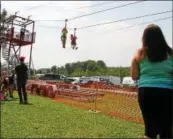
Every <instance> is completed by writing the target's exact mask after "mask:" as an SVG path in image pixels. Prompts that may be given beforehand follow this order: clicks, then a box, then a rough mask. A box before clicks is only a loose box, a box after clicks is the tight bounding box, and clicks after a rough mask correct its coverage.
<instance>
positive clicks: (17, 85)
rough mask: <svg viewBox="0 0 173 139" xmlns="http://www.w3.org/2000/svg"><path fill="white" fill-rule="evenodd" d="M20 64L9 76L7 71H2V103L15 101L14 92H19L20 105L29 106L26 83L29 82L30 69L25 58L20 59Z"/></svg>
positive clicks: (0, 86)
mask: <svg viewBox="0 0 173 139" xmlns="http://www.w3.org/2000/svg"><path fill="white" fill-rule="evenodd" d="M19 60H20V64H19V65H17V66H16V67H15V69H14V70H12V71H11V74H10V75H9V76H7V72H6V71H2V73H1V80H0V89H1V101H5V100H11V99H15V98H14V96H13V92H14V90H17V91H18V95H19V103H20V104H28V97H27V92H26V83H27V80H28V67H27V65H26V64H25V63H24V60H25V57H23V56H22V57H20V58H19Z"/></svg>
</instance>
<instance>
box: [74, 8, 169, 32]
mask: <svg viewBox="0 0 173 139" xmlns="http://www.w3.org/2000/svg"><path fill="white" fill-rule="evenodd" d="M171 11H172V10H169V11H164V12H159V13H153V14H146V15H142V16H137V17H131V18H124V19H120V20H115V21H111V22H105V23H99V24H94V25H89V26H84V27H80V28H77V29H78V30H79V29H86V28H90V27H95V26H101V25H106V24H112V23H117V22H122V21H128V20H134V19H139V18H143V17H149V16H154V15H160V14H164V13H169V12H171Z"/></svg>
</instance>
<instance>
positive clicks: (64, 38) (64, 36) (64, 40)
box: [61, 19, 68, 48]
mask: <svg viewBox="0 0 173 139" xmlns="http://www.w3.org/2000/svg"><path fill="white" fill-rule="evenodd" d="M66 22H67V19H66V20H65V27H64V28H63V29H62V31H61V41H62V47H63V48H65V46H66V41H67V33H68V30H67V28H66V26H67V24H66Z"/></svg>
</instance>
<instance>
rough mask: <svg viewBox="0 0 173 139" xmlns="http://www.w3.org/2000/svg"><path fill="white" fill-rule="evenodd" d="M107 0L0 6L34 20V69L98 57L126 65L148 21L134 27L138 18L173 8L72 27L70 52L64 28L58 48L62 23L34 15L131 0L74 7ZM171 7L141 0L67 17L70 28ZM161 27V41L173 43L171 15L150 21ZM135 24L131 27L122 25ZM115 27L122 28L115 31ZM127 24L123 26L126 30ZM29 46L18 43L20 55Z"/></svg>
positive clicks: (63, 15)
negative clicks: (74, 39) (74, 38)
mask: <svg viewBox="0 0 173 139" xmlns="http://www.w3.org/2000/svg"><path fill="white" fill-rule="evenodd" d="M104 2H106V1H1V9H2V8H5V9H6V10H7V11H8V12H9V13H10V14H14V12H16V11H20V12H19V13H18V15H19V16H23V17H26V18H27V17H28V16H29V15H32V16H31V17H30V19H32V20H34V21H35V32H36V42H35V44H33V53H32V57H33V63H34V68H36V69H39V68H50V67H52V66H53V65H56V66H64V65H65V64H66V63H71V62H77V61H86V60H89V59H90V60H103V61H104V62H105V63H106V65H107V66H111V67H117V66H123V67H125V66H130V63H131V60H132V57H133V55H134V53H135V52H136V50H137V49H139V48H140V47H141V46H142V42H141V37H142V33H143V30H144V29H145V28H146V26H147V25H148V24H144V25H141V26H138V25H137V24H139V23H143V22H150V21H152V20H157V19H160V18H165V17H169V16H172V12H170V13H165V14H162V15H155V16H152V17H145V18H140V19H135V20H129V21H122V22H117V23H112V24H108V25H102V26H96V27H92V28H86V29H81V30H77V31H76V35H77V37H78V39H77V45H78V47H79V49H78V50H76V51H74V50H72V49H71V45H70V34H71V33H73V30H70V29H69V30H68V31H69V33H68V39H67V45H66V49H63V48H62V45H61V40H60V35H61V29H62V28H63V27H64V23H65V22H64V21H63V22H55V21H54V22H50V21H49V22H46V21H37V20H65V19H68V18H73V17H76V16H79V15H83V14H88V13H92V12H96V11H99V10H104V9H107V8H112V7H115V6H119V5H123V4H128V3H131V2H133V1H112V2H110V3H108V4H104V5H100V6H95V7H87V8H82V9H77V8H78V7H84V6H90V5H95V4H99V3H104ZM167 10H172V1H145V2H141V3H138V4H134V5H130V6H127V7H122V8H118V9H114V10H110V11H107V12H103V13H98V14H95V15H91V16H86V17H82V18H78V19H75V20H71V21H69V22H68V23H67V27H69V28H80V27H83V26H88V25H92V24H98V23H103V22H109V21H114V20H120V19H124V18H131V17H136V16H141V15H146V14H152V13H157V12H163V11H167ZM152 23H154V24H157V25H159V26H160V27H161V29H162V31H163V33H164V35H165V38H166V41H167V43H168V44H169V46H170V47H172V18H171V19H167V20H162V21H158V22H152ZM131 25H136V26H135V27H133V28H126V27H128V26H131ZM120 28H124V29H122V30H119V29H120ZM125 28H126V29H125ZM29 50H30V46H25V47H23V48H22V52H21V54H22V55H24V56H26V61H28V60H29Z"/></svg>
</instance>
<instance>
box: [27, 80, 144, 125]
mask: <svg viewBox="0 0 173 139" xmlns="http://www.w3.org/2000/svg"><path fill="white" fill-rule="evenodd" d="M40 82H41V81H38V82H37V81H35V82H30V84H29V85H28V86H27V89H28V90H30V91H31V92H35V93H32V94H36V95H40V96H44V97H50V98H52V99H53V100H54V101H57V102H60V103H63V104H65V105H69V106H71V107H75V108H81V109H86V110H92V111H95V112H102V113H104V114H107V115H110V116H111V117H118V118H121V119H124V120H127V121H133V122H138V123H143V120H142V115H141V111H140V109H139V105H138V100H137V96H138V94H137V88H136V87H121V86H115V85H114V86H113V85H107V84H106V83H96V82H89V83H86V84H80V89H79V90H77V89H73V86H74V85H71V84H66V83H51V84H48V83H44V84H43V83H42V84H40Z"/></svg>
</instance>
